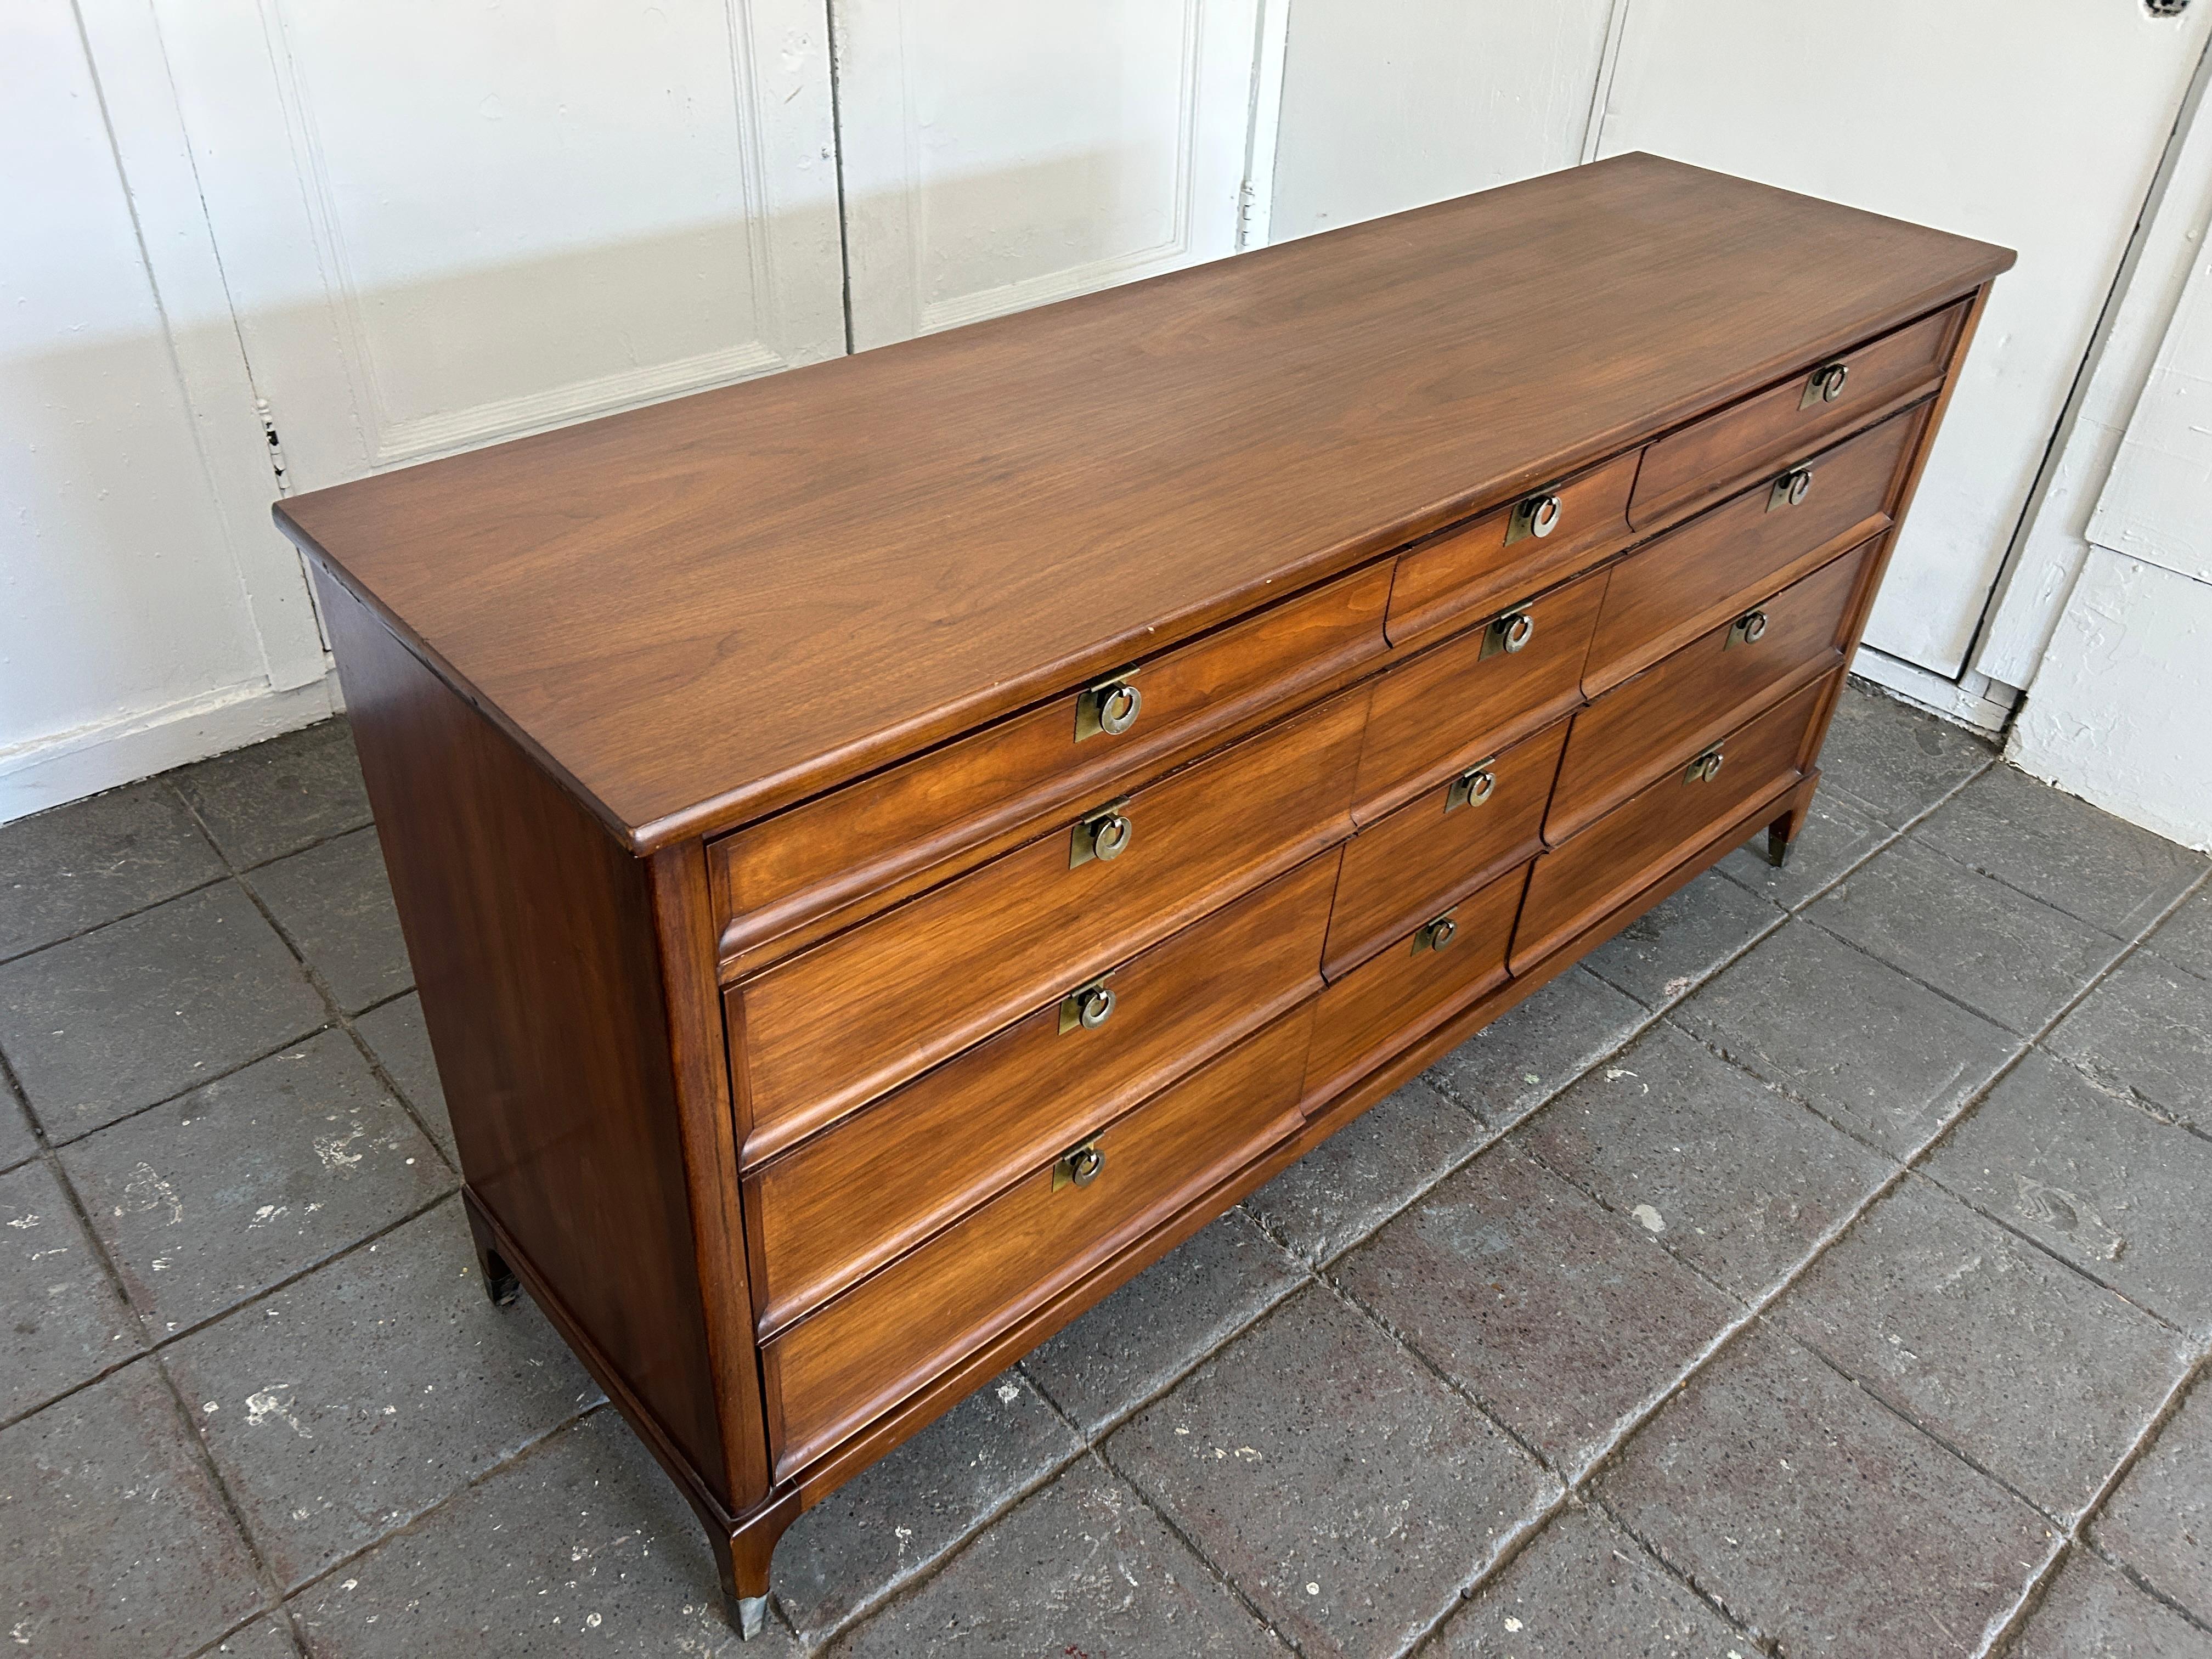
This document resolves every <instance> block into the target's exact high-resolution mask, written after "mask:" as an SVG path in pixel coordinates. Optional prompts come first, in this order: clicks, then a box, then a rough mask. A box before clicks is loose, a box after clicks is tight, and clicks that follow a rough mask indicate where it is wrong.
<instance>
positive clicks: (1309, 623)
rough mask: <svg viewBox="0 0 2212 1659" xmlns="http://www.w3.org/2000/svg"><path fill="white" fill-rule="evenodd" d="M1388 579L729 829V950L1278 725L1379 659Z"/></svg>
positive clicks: (1328, 592)
mask: <svg viewBox="0 0 2212 1659" xmlns="http://www.w3.org/2000/svg"><path fill="white" fill-rule="evenodd" d="M1390 581H1391V570H1390V568H1389V563H1388V562H1383V563H1382V564H1378V565H1375V566H1370V568H1367V569H1364V570H1361V571H1357V572H1355V573H1353V574H1352V575H1349V576H1346V577H1345V578H1343V579H1342V580H1338V581H1334V582H1331V583H1329V584H1328V586H1324V587H1321V588H1318V589H1316V590H1315V591H1314V592H1311V593H1308V594H1306V595H1304V596H1303V597H1301V598H1298V599H1291V600H1290V601H1288V602H1287V603H1285V604H1283V605H1276V606H1274V607H1273V608H1271V609H1269V610H1267V611H1263V612H1261V614H1260V615H1259V616H1256V617H1250V618H1249V619H1247V620H1245V621H1243V622H1239V623H1232V624H1231V625H1230V626H1228V627H1226V628H1224V629H1219V630H1218V631H1217V632H1215V633H1213V634H1210V635H1206V636H1205V637H1204V638H1202V639H1199V640H1195V641H1191V642H1190V643H1188V644H1186V645H1182V646H1178V647H1176V648H1175V649H1174V650H1171V651H1165V652H1162V653H1159V654H1158V656H1155V657H1152V658H1148V659H1145V660H1144V661H1142V662H1140V663H1139V664H1137V665H1135V666H1134V667H1133V668H1132V669H1131V670H1130V671H1127V673H1124V674H1122V675H1119V676H1116V677H1115V678H1112V679H1110V680H1105V681H1101V682H1100V683H1099V684H1097V685H1096V686H1093V687H1091V688H1090V689H1089V690H1085V691H1084V692H1082V693H1079V694H1076V695H1073V696H1066V697H1061V698H1059V699H1057V700H1056V701H1054V702H1049V703H1047V704H1045V705H1044V706H1043V707H1042V708H1035V709H1032V710H1030V712H1029V713H1027V714H1020V715H1017V716H1015V717H1014V718H1013V719H1011V720H1004V721H1001V722H1000V723H999V724H998V725H996V726H990V727H988V728H987V729H986V730H984V731H981V732H976V733H975V734H973V735H972V736H969V737H966V738H961V739H959V740H958V741H957V742H954V743H951V744H946V745H945V746H944V747H943V748H940V749H936V750H932V751H930V752H929V753H928V754H926V755H923V756H921V757H918V758H916V759H914V760H910V761H908V762H906V763H903V764H901V765H899V766H896V767H893V768H891V769H890V770H889V771H886V772H884V773H880V774H878V775H876V776H874V777H872V778H869V779H866V781H862V782H860V783H856V784H854V785H851V786H850V787H847V788H844V789H841V790H838V791H836V793H833V794H829V795H825V796H823V797H822V798H820V799H817V800H813V801H809V802H807V803H805V805H800V806H797V807H793V809H792V810H791V811H787V812H784V813H781V814H780V815H778V816H777V817H772V818H769V819H768V820H766V821H765V822H763V823H757V824H755V825H753V826H751V827H750V828H749V829H741V830H739V831H738V833H737V834H735V835H732V836H724V837H723V838H722V839H721V840H720V841H718V842H715V843H714V847H713V848H712V856H713V858H714V870H715V879H716V884H717V890H718V893H719V894H720V899H721V902H722V905H723V919H724V921H725V922H726V923H727V924H728V927H727V929H726V935H725V951H726V952H727V951H732V950H734V949H738V948H742V947H744V946H745V945H750V944H751V943H753V942H756V941H758V940H760V939H768V938H773V937H774V936H775V935H776V934H778V933H781V932H783V931H786V930H787V929H788V928H790V927H793V926H795V925H796V924H797V923H798V922H799V921H802V920H805V919H806V918H808V917H811V916H813V915H819V914H821V913H823V912H825V911H827V910H829V909H832V908H836V907H838V906H840V905H849V904H851V903H852V902H854V900H856V899H859V898H861V897H863V896H865V897H866V900H867V901H868V903H869V906H870V908H881V905H882V902H887V901H889V900H890V899H892V898H896V897H898V896H903V894H904V893H905V892H908V891H912V890H914V889H915V887H916V886H917V885H921V884H934V883H935V882H936V881H939V880H942V879H944V878H945V877H946V876H948V875H951V874H954V873H957V870H958V869H959V868H960V867H963V866H964V865H967V864H973V863H975V862H980V861H981V855H983V854H988V853H989V852H991V851H994V850H1003V847H1002V846H994V844H993V838H994V836H1000V837H1002V836H1006V835H1008V834H1012V835H1013V836H1015V838H1016V839H1019V838H1020V831H1021V827H1022V826H1023V825H1024V824H1025V823H1029V822H1030V821H1031V820H1033V819H1035V818H1036V817H1039V816H1041V815H1043V814H1047V813H1049V812H1051V811H1054V809H1056V808H1063V807H1066V806H1067V805H1072V804H1073V803H1074V802H1076V801H1077V800H1078V799H1081V798H1084V797H1086V796H1088V795H1091V794H1095V793H1113V790H1112V788H1111V787H1110V786H1111V785H1112V784H1113V783H1114V782H1115V781H1117V780H1121V779H1126V778H1128V777H1131V776H1133V775H1135V774H1137V773H1138V772H1139V771H1141V770H1142V769H1144V768H1145V767H1146V765H1147V764H1148V763H1153V762H1158V761H1161V760H1163V759H1164V758H1167V757H1170V756H1172V755H1173V754H1174V753H1175V752H1176V751H1178V750H1183V749H1185V748H1187V747H1188V746H1189V745H1190V744H1194V743H1196V742H1198V741H1200V740H1202V739H1206V738H1220V737H1223V736H1225V735H1228V734H1232V733H1233V732H1236V731H1238V730H1241V729H1247V728H1249V726H1252V725H1254V724H1256V723H1258V722H1259V721H1261V720H1265V719H1267V718H1269V717H1270V715H1271V714H1272V712H1273V711H1274V710H1277V709H1279V708H1284V707H1285V706H1286V705H1288V704H1289V703H1291V701H1292V700H1293V699H1294V698H1296V697H1297V696H1298V695H1299V694H1300V693H1301V692H1302V691H1307V690H1312V689H1314V688H1317V687H1321V686H1323V685H1325V684H1328V682H1330V681H1331V680H1333V679H1335V678H1338V677H1340V676H1341V675H1343V674H1345V673H1346V672H1347V671H1350V670H1352V669H1353V668H1355V667H1357V665H1358V664H1359V663H1361V662H1362V661H1364V660H1365V659H1369V658H1370V657H1376V656H1379V655H1381V654H1382V653H1383V648H1384V647H1383V607H1384V605H1385V602H1386V600H1387V599H1388V598H1389V591H1390ZM963 852H965V853H968V854H970V856H969V857H968V858H966V859H965V860H963V859H961V858H960V854H963ZM902 877H908V878H910V879H906V880H902V879H901V878H902ZM847 919H848V920H851V919H856V918H852V917H848V918H847Z"/></svg>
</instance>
